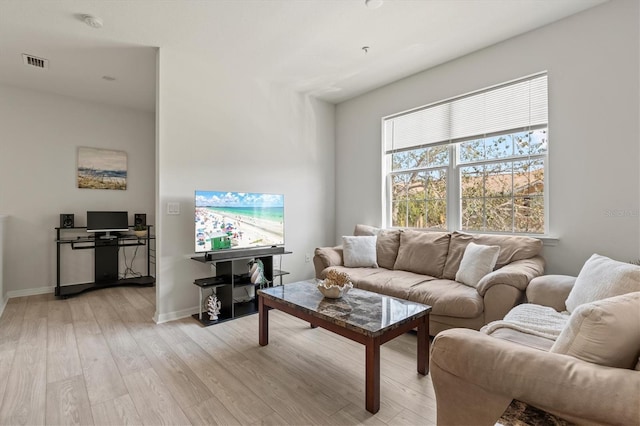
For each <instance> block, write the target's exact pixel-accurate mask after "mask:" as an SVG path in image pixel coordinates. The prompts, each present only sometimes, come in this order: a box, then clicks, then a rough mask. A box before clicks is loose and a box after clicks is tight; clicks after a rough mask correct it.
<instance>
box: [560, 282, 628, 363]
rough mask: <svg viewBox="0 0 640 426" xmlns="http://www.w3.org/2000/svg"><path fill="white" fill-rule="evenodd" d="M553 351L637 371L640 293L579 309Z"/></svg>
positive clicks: (598, 302) (579, 307)
mask: <svg viewBox="0 0 640 426" xmlns="http://www.w3.org/2000/svg"><path fill="white" fill-rule="evenodd" d="M550 352H555V353H560V354H566V355H571V356H573V357H575V358H578V359H581V360H583V361H587V362H592V363H594V364H600V365H606V366H609V367H616V368H629V369H631V368H634V366H635V364H636V362H637V359H638V356H639V355H640V292H635V293H627V294H623V295H621V296H615V297H610V298H607V299H603V300H599V301H596V302H592V303H585V304H582V305H580V306H578V307H577V308H576V309H575V310H574V311H573V313H572V314H571V317H570V318H569V323H568V324H567V326H566V327H565V328H564V329H563V330H562V332H561V333H560V336H558V338H557V339H556V342H555V343H554V344H553V346H552V347H551V350H550Z"/></svg>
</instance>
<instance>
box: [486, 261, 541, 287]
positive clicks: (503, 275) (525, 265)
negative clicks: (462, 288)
mask: <svg viewBox="0 0 640 426" xmlns="http://www.w3.org/2000/svg"><path fill="white" fill-rule="evenodd" d="M543 273H544V259H543V258H542V257H541V256H535V257H532V258H530V259H522V260H516V261H514V262H511V263H509V264H508V265H505V266H503V267H502V268H500V269H496V270H495V271H493V272H491V273H490V274H487V275H485V276H484V277H482V279H481V280H480V281H479V282H478V285H477V287H476V288H477V290H478V293H480V295H481V296H484V294H485V293H486V292H487V290H489V289H490V288H491V287H493V286H494V285H497V284H504V285H510V286H512V287H515V288H517V289H518V290H521V291H524V290H525V289H526V288H527V285H529V281H531V280H532V279H533V278H535V277H537V276H539V275H542V274H543Z"/></svg>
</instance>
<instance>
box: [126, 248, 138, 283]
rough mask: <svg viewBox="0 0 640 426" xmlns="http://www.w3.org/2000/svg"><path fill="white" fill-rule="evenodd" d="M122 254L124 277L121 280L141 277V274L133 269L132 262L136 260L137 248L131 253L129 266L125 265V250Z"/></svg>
mask: <svg viewBox="0 0 640 426" xmlns="http://www.w3.org/2000/svg"><path fill="white" fill-rule="evenodd" d="M122 254H123V256H124V266H125V269H124V276H123V278H129V277H131V278H138V277H141V276H142V274H141V273H139V272H136V271H135V270H134V269H133V262H134V261H135V260H136V255H137V254H138V246H136V248H135V250H134V251H133V257H132V258H131V264H130V265H127V250H122Z"/></svg>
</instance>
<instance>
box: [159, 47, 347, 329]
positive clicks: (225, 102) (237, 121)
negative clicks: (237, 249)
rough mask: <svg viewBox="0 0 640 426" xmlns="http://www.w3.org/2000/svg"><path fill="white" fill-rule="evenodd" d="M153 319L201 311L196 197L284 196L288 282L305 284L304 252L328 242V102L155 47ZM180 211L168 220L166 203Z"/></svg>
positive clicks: (205, 271)
mask: <svg viewBox="0 0 640 426" xmlns="http://www.w3.org/2000/svg"><path fill="white" fill-rule="evenodd" d="M159 55H160V59H159V79H158V96H159V100H158V125H159V131H158V137H159V139H158V147H157V152H158V202H159V204H158V209H159V210H158V221H157V223H158V225H159V226H158V238H159V239H158V279H157V292H158V298H157V299H158V305H157V307H156V309H157V310H156V320H157V321H160V322H162V321H166V320H170V319H173V318H177V317H182V316H186V315H190V314H193V313H195V312H196V311H197V309H198V287H196V286H195V285H193V280H194V279H195V278H202V277H207V276H211V275H213V274H212V272H211V270H210V268H209V267H208V266H207V265H203V264H199V263H197V262H195V261H193V260H191V259H190V258H189V257H190V256H194V255H195V254H194V228H193V227H194V212H193V209H194V199H193V198H194V191H195V190H196V189H201V190H220V191H227V190H228V191H240V192H269V193H282V194H284V196H285V240H286V248H287V249H288V250H291V251H293V254H291V255H287V256H283V257H282V268H283V269H284V270H287V271H290V272H291V275H289V276H286V277H285V280H284V281H285V282H291V281H295V280H300V279H305V278H311V277H312V276H313V275H314V271H313V263H311V262H309V263H307V262H305V260H304V259H305V253H308V254H310V255H311V256H312V255H313V249H314V248H315V247H317V246H322V245H325V244H327V243H329V242H330V241H332V240H333V235H334V233H335V223H334V215H335V212H334V186H335V185H334V129H335V127H334V114H335V107H334V106H333V105H330V104H327V103H324V102H320V101H317V100H314V99H312V98H309V97H305V96H303V95H300V94H296V93H294V92H292V91H290V90H287V89H285V88H282V87H278V86H274V85H270V84H267V83H265V82H262V81H260V80H257V79H256V76H255V75H253V76H252V75H250V74H249V73H245V72H243V70H239V69H236V68H234V67H233V66H232V64H230V63H229V62H228V61H227V62H225V63H220V62H217V61H216V58H204V57H202V56H201V55H197V54H192V53H189V52H184V51H180V52H179V51H176V50H173V49H170V48H161V49H160V53H159ZM168 202H177V203H180V209H181V214H180V215H167V214H166V210H167V203H168Z"/></svg>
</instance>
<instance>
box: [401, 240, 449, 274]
mask: <svg viewBox="0 0 640 426" xmlns="http://www.w3.org/2000/svg"><path fill="white" fill-rule="evenodd" d="M449 237H450V234H449V233H448V232H418V231H410V230H409V231H404V232H401V233H400V248H399V249H398V257H397V258H396V263H395V264H394V266H393V269H400V270H403V271H409V272H415V273H416V274H423V275H430V276H432V277H436V278H440V277H442V270H443V268H444V265H445V262H446V261H447V252H448V250H449Z"/></svg>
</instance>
